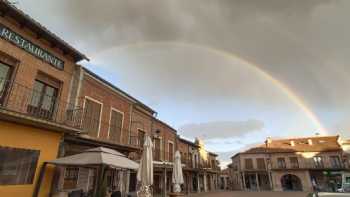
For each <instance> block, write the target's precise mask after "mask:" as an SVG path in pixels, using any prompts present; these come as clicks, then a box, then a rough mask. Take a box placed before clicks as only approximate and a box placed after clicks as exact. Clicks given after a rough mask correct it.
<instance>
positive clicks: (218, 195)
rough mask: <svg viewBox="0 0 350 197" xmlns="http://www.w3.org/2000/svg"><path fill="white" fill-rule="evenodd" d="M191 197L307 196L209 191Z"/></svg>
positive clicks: (300, 196) (295, 193) (282, 193)
mask: <svg viewBox="0 0 350 197" xmlns="http://www.w3.org/2000/svg"><path fill="white" fill-rule="evenodd" d="M189 197H307V193H304V192H241V191H233V192H209V193H200V194H192V195H189Z"/></svg>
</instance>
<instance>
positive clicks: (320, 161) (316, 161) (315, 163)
mask: <svg viewBox="0 0 350 197" xmlns="http://www.w3.org/2000/svg"><path fill="white" fill-rule="evenodd" d="M316 158H318V159H319V160H315V159H316ZM312 160H313V162H314V166H315V168H324V162H323V157H322V156H314V157H313V158H312ZM319 164H321V165H319Z"/></svg>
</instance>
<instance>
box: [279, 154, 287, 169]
mask: <svg viewBox="0 0 350 197" xmlns="http://www.w3.org/2000/svg"><path fill="white" fill-rule="evenodd" d="M280 164H282V165H280ZM277 167H278V168H279V169H286V168H287V164H286V158H284V157H278V158H277Z"/></svg>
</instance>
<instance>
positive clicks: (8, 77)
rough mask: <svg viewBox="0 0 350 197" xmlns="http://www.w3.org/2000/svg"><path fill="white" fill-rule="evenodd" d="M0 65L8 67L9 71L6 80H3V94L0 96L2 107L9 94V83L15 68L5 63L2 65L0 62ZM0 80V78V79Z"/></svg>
mask: <svg viewBox="0 0 350 197" xmlns="http://www.w3.org/2000/svg"><path fill="white" fill-rule="evenodd" d="M0 64H3V65H4V66H7V67H9V71H8V73H7V76H6V78H5V79H4V80H5V84H4V87H3V89H4V90H3V91H2V92H3V94H2V95H0V106H2V105H4V104H5V101H6V99H7V97H8V95H9V92H10V90H11V82H12V80H13V73H14V72H15V69H16V67H15V66H13V65H10V64H7V63H4V62H2V61H0ZM0 80H1V78H0ZM6 81H8V82H9V83H7V82H6ZM0 93H1V92H0Z"/></svg>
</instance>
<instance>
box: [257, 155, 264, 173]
mask: <svg viewBox="0 0 350 197" xmlns="http://www.w3.org/2000/svg"><path fill="white" fill-rule="evenodd" d="M259 160H260V161H263V164H264V166H263V168H260V167H261V166H259ZM256 168H257V169H258V170H266V160H265V158H263V157H259V158H256Z"/></svg>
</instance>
